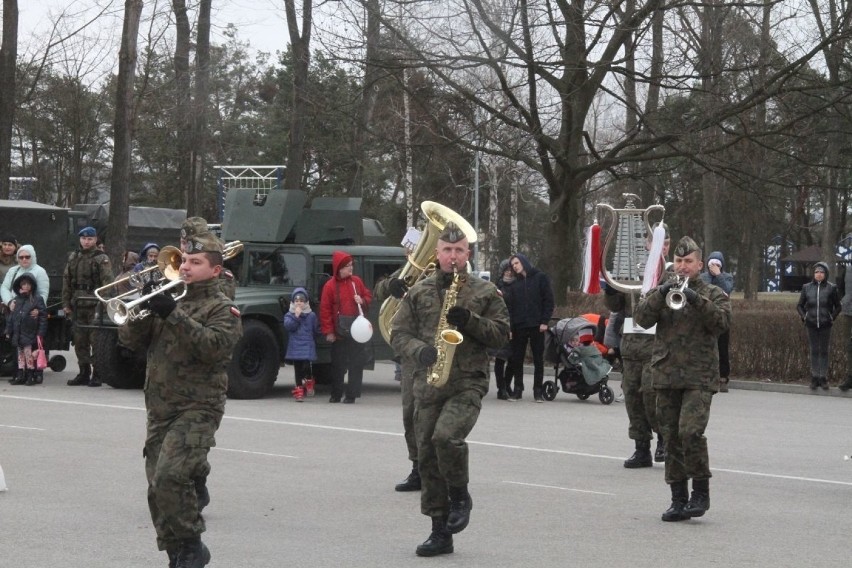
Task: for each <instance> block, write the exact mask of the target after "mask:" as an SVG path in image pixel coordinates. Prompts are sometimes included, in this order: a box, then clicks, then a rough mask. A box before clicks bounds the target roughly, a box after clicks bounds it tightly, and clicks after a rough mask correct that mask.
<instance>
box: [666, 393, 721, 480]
mask: <svg viewBox="0 0 852 568" xmlns="http://www.w3.org/2000/svg"><path fill="white" fill-rule="evenodd" d="M712 401H713V392H712V391H709V390H701V389H689V390H681V389H658V390H657V421H658V422H659V425H660V433H661V434H662V435H663V439H664V441H665V444H666V483H669V484H671V483H675V482H677V481H685V480H687V479H709V478H710V477H712V474H711V473H710V457H709V456H708V454H707V438H705V437H704V430H705V429H706V428H707V423H708V422H709V421H710V403H711V402H712Z"/></svg>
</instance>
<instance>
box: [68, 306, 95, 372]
mask: <svg viewBox="0 0 852 568" xmlns="http://www.w3.org/2000/svg"><path fill="white" fill-rule="evenodd" d="M72 317H73V319H74V332H73V335H72V341H73V342H74V354H75V355H77V363H79V364H80V366H83V365H91V364H92V340H93V339H94V337H95V330H94V329H91V328H88V329H83V328H81V327H80V326H81V325H90V324H92V323H93V322H94V321H95V308H94V307H88V306H87V307H85V308H79V309H77V310H74V313H73V316H72Z"/></svg>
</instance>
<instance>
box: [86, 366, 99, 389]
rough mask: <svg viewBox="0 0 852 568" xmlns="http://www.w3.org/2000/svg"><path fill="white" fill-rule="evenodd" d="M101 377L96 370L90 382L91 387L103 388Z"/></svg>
mask: <svg viewBox="0 0 852 568" xmlns="http://www.w3.org/2000/svg"><path fill="white" fill-rule="evenodd" d="M101 384H102V383H101V376H100V375H99V374H98V370H97V369H94V370H93V371H92V378H91V379H90V380H89V386H90V387H99V386H101Z"/></svg>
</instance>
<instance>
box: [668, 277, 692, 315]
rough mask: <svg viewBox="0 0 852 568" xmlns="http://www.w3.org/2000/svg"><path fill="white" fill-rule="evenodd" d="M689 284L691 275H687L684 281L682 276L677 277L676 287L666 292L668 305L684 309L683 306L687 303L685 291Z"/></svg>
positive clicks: (675, 308)
mask: <svg viewBox="0 0 852 568" xmlns="http://www.w3.org/2000/svg"><path fill="white" fill-rule="evenodd" d="M688 284H689V277H688V276H687V277H686V278H684V279H683V280H682V281H681V279H680V276H678V277H677V282H676V287H675V288H672V289H671V290H669V293H668V294H666V305H667V306H668V307H669V308H670V309H672V310H682V309H683V306H685V305H686V294H684V293H683V291H684V290H686V286H687V285H688Z"/></svg>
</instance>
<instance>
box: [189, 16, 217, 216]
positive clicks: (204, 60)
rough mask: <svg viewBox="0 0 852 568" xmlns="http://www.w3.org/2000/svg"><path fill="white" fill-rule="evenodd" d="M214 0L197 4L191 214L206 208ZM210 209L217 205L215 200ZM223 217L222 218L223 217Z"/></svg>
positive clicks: (190, 194) (191, 158) (198, 213)
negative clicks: (204, 191) (202, 200)
mask: <svg viewBox="0 0 852 568" xmlns="http://www.w3.org/2000/svg"><path fill="white" fill-rule="evenodd" d="M211 2H212V0H201V2H199V4H198V35H197V38H196V42H195V97H194V98H195V100H194V101H193V105H192V108H193V112H192V145H191V152H190V162H189V167H190V176H191V178H190V182H189V194H188V199H187V202H186V212H187V215H189V216H195V215H201V214H202V213H203V212H204V211H205V210H206V209H207V208H205V207H204V206H203V204H202V203H200V197H201V188H202V187H203V184H204V155H205V151H206V148H207V109H208V106H209V102H208V101H209V98H210V97H209V94H210V11H211ZM210 209H215V204H213V205H212V206H211V207H210ZM220 221H221V219H220Z"/></svg>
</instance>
